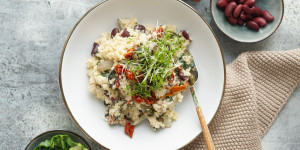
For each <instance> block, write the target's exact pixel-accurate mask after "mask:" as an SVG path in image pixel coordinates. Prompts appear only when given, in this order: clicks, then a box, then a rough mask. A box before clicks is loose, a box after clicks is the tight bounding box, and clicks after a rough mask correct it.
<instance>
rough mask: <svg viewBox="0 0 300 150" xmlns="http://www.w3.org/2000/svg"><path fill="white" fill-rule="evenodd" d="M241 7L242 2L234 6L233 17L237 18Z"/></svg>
mask: <svg viewBox="0 0 300 150" xmlns="http://www.w3.org/2000/svg"><path fill="white" fill-rule="evenodd" d="M242 8H243V5H242V4H239V5H237V6H236V7H235V9H234V11H233V17H234V18H237V17H238V16H239V15H240V14H241V12H242Z"/></svg>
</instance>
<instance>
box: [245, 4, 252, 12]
mask: <svg viewBox="0 0 300 150" xmlns="http://www.w3.org/2000/svg"><path fill="white" fill-rule="evenodd" d="M243 11H244V12H245V13H247V14H251V12H252V9H251V8H250V7H249V6H248V5H243Z"/></svg>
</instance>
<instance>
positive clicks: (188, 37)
mask: <svg viewBox="0 0 300 150" xmlns="http://www.w3.org/2000/svg"><path fill="white" fill-rule="evenodd" d="M181 33H182V36H183V37H184V38H185V39H187V40H189V39H190V36H189V34H188V33H187V32H186V31H185V30H182V31H181Z"/></svg>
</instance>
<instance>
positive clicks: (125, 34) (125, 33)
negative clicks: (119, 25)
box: [121, 28, 130, 37]
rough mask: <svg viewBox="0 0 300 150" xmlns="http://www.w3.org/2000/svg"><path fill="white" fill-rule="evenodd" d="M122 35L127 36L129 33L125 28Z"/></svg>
mask: <svg viewBox="0 0 300 150" xmlns="http://www.w3.org/2000/svg"><path fill="white" fill-rule="evenodd" d="M121 36H122V37H129V36H130V34H129V32H128V31H127V28H125V29H124V31H123V33H122V34H121Z"/></svg>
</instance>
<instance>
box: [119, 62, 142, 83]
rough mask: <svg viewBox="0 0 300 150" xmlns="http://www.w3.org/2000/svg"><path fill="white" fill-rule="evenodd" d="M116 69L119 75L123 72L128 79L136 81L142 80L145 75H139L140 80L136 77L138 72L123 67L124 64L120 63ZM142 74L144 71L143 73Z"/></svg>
mask: <svg viewBox="0 0 300 150" xmlns="http://www.w3.org/2000/svg"><path fill="white" fill-rule="evenodd" d="M115 71H116V73H117V74H118V75H120V74H122V73H125V76H126V78H127V79H129V80H132V81H134V82H135V83H136V82H138V81H140V80H142V79H143V78H144V76H139V77H138V80H137V79H136V78H135V77H136V74H135V73H132V72H131V71H130V70H128V69H123V66H122V65H120V64H117V65H116V66H115ZM141 74H142V73H141Z"/></svg>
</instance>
